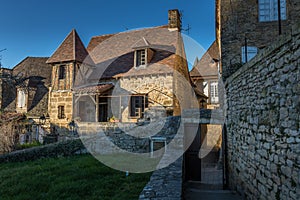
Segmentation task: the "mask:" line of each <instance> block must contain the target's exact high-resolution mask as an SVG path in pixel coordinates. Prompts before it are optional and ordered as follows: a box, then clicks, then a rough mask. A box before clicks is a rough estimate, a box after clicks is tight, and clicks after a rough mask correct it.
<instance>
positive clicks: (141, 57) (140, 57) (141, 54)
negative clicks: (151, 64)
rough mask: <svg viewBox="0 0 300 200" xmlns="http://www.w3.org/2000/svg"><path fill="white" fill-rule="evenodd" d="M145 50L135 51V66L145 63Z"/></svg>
mask: <svg viewBox="0 0 300 200" xmlns="http://www.w3.org/2000/svg"><path fill="white" fill-rule="evenodd" d="M146 61H147V60H146V50H145V49H141V50H137V51H136V67H139V66H141V65H146Z"/></svg>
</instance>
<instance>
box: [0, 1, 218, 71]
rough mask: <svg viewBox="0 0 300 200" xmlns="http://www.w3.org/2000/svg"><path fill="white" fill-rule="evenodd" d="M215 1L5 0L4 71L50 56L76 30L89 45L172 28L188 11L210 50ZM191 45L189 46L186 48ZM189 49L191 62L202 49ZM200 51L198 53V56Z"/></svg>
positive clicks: (0, 41) (0, 21)
mask: <svg viewBox="0 0 300 200" xmlns="http://www.w3.org/2000/svg"><path fill="white" fill-rule="evenodd" d="M214 5H215V1H214V0H151V1H150V0H149V1H138V0H128V1H124V0H108V1H107V0H105V1H104V0H84V1H83V0H73V1H72V0H51V1H49V0H26V1H23V0H5V1H1V4H0V25H1V26H0V50H2V49H5V48H6V49H7V50H5V51H2V52H0V58H1V57H2V60H1V63H2V67H5V68H12V67H14V66H15V65H16V64H18V63H19V62H20V61H22V60H23V59H24V58H25V57H27V56H45V57H46V56H51V54H52V53H53V52H54V51H55V50H56V48H57V47H58V46H59V45H60V43H61V42H62V41H63V39H64V38H65V37H66V36H67V34H68V33H69V32H70V31H71V30H72V29H73V28H75V29H76V30H77V32H78V34H79V36H80V37H81V39H82V41H83V43H84V44H85V45H86V46H87V44H88V42H89V40H90V38H91V37H92V36H95V35H102V34H109V33H116V32H122V31H125V30H126V29H129V30H130V29H135V28H142V27H152V26H160V25H165V24H167V23H168V14H167V12H168V10H169V9H179V10H182V11H183V29H186V28H187V26H188V24H189V25H190V27H191V30H190V32H189V34H188V33H187V32H186V31H184V32H183V33H184V34H187V36H189V37H190V38H191V39H192V40H195V42H197V43H199V44H200V45H201V46H203V47H204V48H205V49H207V48H208V47H209V46H210V44H211V43H212V42H213V41H214V39H215V19H214V17H215V8H214ZM187 46H189V45H187ZM191 46H192V47H189V51H190V52H191V53H189V55H190V59H189V60H191V62H193V61H192V60H194V57H195V56H196V55H198V54H199V56H200V55H201V53H203V52H201V49H200V50H199V49H198V48H194V45H191ZM198 52H199V53H198Z"/></svg>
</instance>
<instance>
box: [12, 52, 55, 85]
mask: <svg viewBox="0 0 300 200" xmlns="http://www.w3.org/2000/svg"><path fill="white" fill-rule="evenodd" d="M47 60H48V57H26V58H25V59H24V60H22V61H21V62H20V63H19V64H17V65H16V66H15V67H14V68H13V69H12V74H13V76H17V77H18V78H21V80H20V81H25V80H28V81H27V82H28V84H29V83H30V84H33V83H38V82H42V83H43V84H45V85H47V86H50V84H51V72H52V67H51V66H50V65H48V64H47V63H46V61H47ZM27 86H28V85H27Z"/></svg>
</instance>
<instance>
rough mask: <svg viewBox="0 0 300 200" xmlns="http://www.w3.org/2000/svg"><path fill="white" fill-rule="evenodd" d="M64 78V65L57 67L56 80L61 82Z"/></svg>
mask: <svg viewBox="0 0 300 200" xmlns="http://www.w3.org/2000/svg"><path fill="white" fill-rule="evenodd" d="M65 78H66V65H60V66H59V67H58V79H59V80H63V79H65Z"/></svg>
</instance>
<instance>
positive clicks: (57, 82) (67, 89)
mask: <svg viewBox="0 0 300 200" xmlns="http://www.w3.org/2000/svg"><path fill="white" fill-rule="evenodd" d="M64 65H65V67H66V68H65V73H66V74H65V78H64V79H59V66H60V64H56V65H53V69H52V87H51V88H50V90H49V91H50V92H49V103H48V111H49V116H50V122H51V124H52V126H54V127H56V131H57V132H58V133H59V132H64V131H67V129H66V128H69V127H68V124H69V122H70V121H71V120H72V118H73V94H72V91H71V88H72V86H73V81H74V66H75V64H74V63H66V64H64ZM58 106H64V114H65V117H64V118H63V119H59V118H58Z"/></svg>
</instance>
